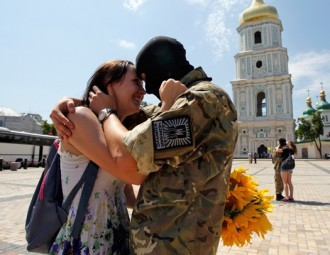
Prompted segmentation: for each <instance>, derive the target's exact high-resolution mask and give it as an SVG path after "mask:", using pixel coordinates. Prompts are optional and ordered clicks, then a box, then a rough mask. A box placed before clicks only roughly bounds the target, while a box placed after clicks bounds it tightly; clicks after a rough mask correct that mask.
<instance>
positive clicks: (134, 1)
mask: <svg viewBox="0 0 330 255" xmlns="http://www.w3.org/2000/svg"><path fill="white" fill-rule="evenodd" d="M145 2H146V0H124V7H125V8H127V9H128V10H130V11H133V12H136V11H137V10H138V9H139V8H140V7H141V6H142V5H143V4H144V3H145Z"/></svg>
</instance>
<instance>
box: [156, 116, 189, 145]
mask: <svg viewBox="0 0 330 255" xmlns="http://www.w3.org/2000/svg"><path fill="white" fill-rule="evenodd" d="M152 133H153V138H154V149H155V150H165V149H170V148H178V147H183V146H190V145H192V144H193V142H192V129H191V124H190V117H189V116H182V117H178V118H173V119H166V120H157V121H153V122H152Z"/></svg>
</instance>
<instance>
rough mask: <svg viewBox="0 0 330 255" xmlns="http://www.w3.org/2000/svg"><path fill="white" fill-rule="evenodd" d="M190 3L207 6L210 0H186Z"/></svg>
mask: <svg viewBox="0 0 330 255" xmlns="http://www.w3.org/2000/svg"><path fill="white" fill-rule="evenodd" d="M186 2H187V3H188V4H197V5H201V6H207V5H208V3H209V2H210V0H186Z"/></svg>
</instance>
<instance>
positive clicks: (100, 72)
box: [82, 60, 134, 107]
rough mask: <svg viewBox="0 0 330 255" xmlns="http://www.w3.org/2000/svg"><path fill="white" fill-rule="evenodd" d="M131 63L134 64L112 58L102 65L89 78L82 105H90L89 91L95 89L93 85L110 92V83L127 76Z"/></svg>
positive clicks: (106, 92) (104, 91)
mask: <svg viewBox="0 0 330 255" xmlns="http://www.w3.org/2000/svg"><path fill="white" fill-rule="evenodd" d="M129 65H134V64H133V63H132V62H131V61H128V60H111V61H108V62H106V63H104V64H102V65H100V66H99V67H98V68H97V69H96V71H95V73H94V74H93V75H92V77H91V78H90V79H89V80H88V83H87V88H86V90H85V93H84V95H83V98H82V105H83V106H87V107H89V100H88V97H89V92H90V91H93V86H95V85H96V86H98V87H99V88H100V90H101V91H102V92H103V93H105V94H108V91H107V86H108V84H109V83H112V82H120V81H121V80H122V79H123V78H124V77H125V75H126V72H127V70H128V66H129Z"/></svg>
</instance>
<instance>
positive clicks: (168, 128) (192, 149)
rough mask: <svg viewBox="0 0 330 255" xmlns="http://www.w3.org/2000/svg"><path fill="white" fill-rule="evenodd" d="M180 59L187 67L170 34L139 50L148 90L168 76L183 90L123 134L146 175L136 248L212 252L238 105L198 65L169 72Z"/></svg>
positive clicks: (135, 224) (136, 215)
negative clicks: (184, 87) (166, 106)
mask: <svg viewBox="0 0 330 255" xmlns="http://www.w3.org/2000/svg"><path fill="white" fill-rule="evenodd" d="M173 52H174V53H173ZM171 54H173V55H175V58H174V59H170V55H171ZM180 54H181V55H180ZM157 56H161V59H158V57H157ZM164 56H165V57H166V58H167V59H166V61H167V62H165V63H164V62H163V58H164ZM185 65H187V66H188V69H190V65H189V63H188V61H186V59H185V50H184V48H183V46H182V45H181V44H180V43H179V42H177V41H176V40H174V39H172V38H166V37H160V38H159V37H158V38H155V39H153V40H151V41H150V42H149V43H148V44H147V45H146V46H145V47H144V48H143V49H142V50H141V51H140V54H139V55H138V57H137V73H138V75H141V74H142V73H144V74H146V77H145V78H146V79H145V81H146V90H147V93H150V92H151V93H153V94H156V96H158V97H159V94H158V90H159V86H160V83H161V81H163V80H166V79H168V78H174V79H179V80H180V81H181V82H182V83H183V84H186V85H187V87H188V88H189V89H188V90H187V91H186V92H185V93H183V94H181V95H180V96H179V97H178V98H177V100H176V101H175V103H174V105H173V106H172V107H171V109H170V110H169V111H165V112H158V113H157V114H155V115H154V116H153V117H151V118H150V119H149V120H147V121H146V122H144V123H142V124H140V125H138V126H137V127H135V128H134V129H133V130H131V131H129V132H128V133H127V134H126V137H125V139H124V142H125V144H126V146H127V148H128V150H129V151H130V152H131V153H132V155H133V157H134V158H135V159H136V161H137V165H138V169H139V172H140V173H143V174H145V175H148V177H147V178H146V180H145V181H144V183H143V184H142V185H141V187H140V191H139V195H138V198H137V203H136V206H135V208H134V211H133V214H132V220H131V236H132V240H133V245H134V250H135V252H136V254H159V255H160V254H180V255H184V254H198V255H200V254H216V251H217V248H218V243H219V238H220V235H221V225H222V220H223V213H224V206H225V201H226V193H227V186H228V178H229V175H230V171H231V165H232V159H233V151H234V147H235V144H236V140H237V126H236V117H237V116H236V110H235V107H234V105H233V104H232V102H231V100H230V98H229V96H228V95H227V93H226V92H225V91H223V90H222V89H221V88H219V87H217V86H216V85H214V84H212V83H211V82H210V80H211V79H210V78H209V77H208V76H207V75H206V74H205V72H204V71H203V69H202V68H196V69H193V68H191V70H190V71H188V72H187V73H181V76H180V77H179V75H180V74H178V75H177V76H175V77H173V73H175V70H176V68H177V67H178V66H181V67H182V66H185ZM171 69H172V70H171ZM182 69H184V68H182ZM164 70H166V71H164ZM155 73H157V75H158V76H156V75H154V74H155ZM168 73H169V74H168ZM150 76H152V77H151V78H149V79H148V77H150ZM153 110H155V109H154V108H153Z"/></svg>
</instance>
